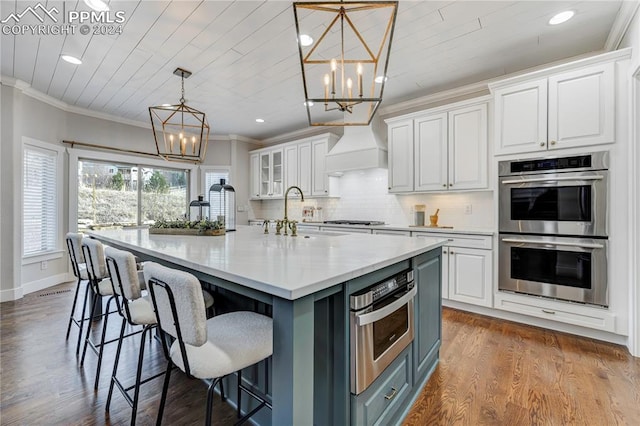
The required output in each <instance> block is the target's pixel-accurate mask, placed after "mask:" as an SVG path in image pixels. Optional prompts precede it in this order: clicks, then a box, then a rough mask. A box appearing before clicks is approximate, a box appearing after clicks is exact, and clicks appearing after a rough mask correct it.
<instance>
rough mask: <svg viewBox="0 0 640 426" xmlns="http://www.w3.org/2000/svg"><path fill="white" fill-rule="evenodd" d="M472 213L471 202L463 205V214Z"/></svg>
mask: <svg viewBox="0 0 640 426" xmlns="http://www.w3.org/2000/svg"><path fill="white" fill-rule="evenodd" d="M471 213H473V204H467V205H465V206H464V214H471Z"/></svg>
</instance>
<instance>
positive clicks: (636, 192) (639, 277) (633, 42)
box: [620, 9, 640, 356]
mask: <svg viewBox="0 0 640 426" xmlns="http://www.w3.org/2000/svg"><path fill="white" fill-rule="evenodd" d="M639 10H640V9H636V13H635V16H634V18H633V20H632V21H631V23H630V25H629V28H628V30H627V32H626V34H625V36H624V38H623V39H622V42H621V46H620V47H631V48H633V52H632V59H631V66H630V67H629V75H630V78H631V81H632V83H631V88H632V90H631V96H632V98H633V99H632V102H631V115H630V116H631V117H632V119H631V123H630V134H631V137H632V139H631V143H630V144H629V145H630V146H629V152H628V156H627V161H628V163H629V171H630V173H629V176H628V178H629V182H630V184H629V193H628V197H629V204H630V212H629V217H630V220H629V222H628V230H629V235H630V236H631V238H629V245H628V251H629V253H630V258H631V259H635V261H632V262H631V264H630V265H629V266H630V268H629V275H630V291H629V312H630V315H629V329H630V333H629V344H628V346H629V350H630V351H631V353H632V354H633V355H634V356H640V266H639V265H638V262H637V259H639V258H640V168H639V167H638V164H640V11H639Z"/></svg>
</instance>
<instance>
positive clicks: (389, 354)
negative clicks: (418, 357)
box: [350, 286, 417, 395]
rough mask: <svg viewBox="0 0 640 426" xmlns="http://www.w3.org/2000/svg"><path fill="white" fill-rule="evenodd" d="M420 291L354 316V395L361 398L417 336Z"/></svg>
mask: <svg viewBox="0 0 640 426" xmlns="http://www.w3.org/2000/svg"><path fill="white" fill-rule="evenodd" d="M416 292H417V288H416V287H415V286H412V287H411V288H408V289H407V291H406V292H404V293H402V294H400V295H396V296H394V297H390V298H387V299H385V301H383V303H381V304H380V305H381V306H376V305H374V306H373V308H372V307H369V308H367V309H364V310H361V311H352V312H351V320H350V327H351V393H354V394H356V395H357V394H359V393H361V392H362V391H364V390H365V389H366V388H367V387H369V385H370V384H371V383H372V382H373V381H374V380H375V379H376V378H377V377H378V376H379V375H380V374H381V373H382V372H383V371H384V369H385V368H387V367H388V366H389V364H391V363H392V362H393V360H395V359H396V358H397V357H398V355H399V354H400V352H402V350H403V349H404V348H406V347H407V346H408V345H409V344H410V343H411V342H412V341H413V336H414V319H413V299H414V298H415V296H416Z"/></svg>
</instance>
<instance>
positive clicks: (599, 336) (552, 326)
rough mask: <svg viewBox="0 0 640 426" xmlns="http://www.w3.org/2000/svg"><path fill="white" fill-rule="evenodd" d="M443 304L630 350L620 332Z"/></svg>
mask: <svg viewBox="0 0 640 426" xmlns="http://www.w3.org/2000/svg"><path fill="white" fill-rule="evenodd" d="M442 306H446V307H449V308H454V309H459V310H461V311H467V312H473V313H475V314H480V315H486V316H489V317H493V318H500V319H504V320H507V321H513V322H518V323H521V324H526V325H532V326H535V327H540V328H546V329H549V330H555V331H561V332H563V333H568V334H575V335H578V336H582V337H588V338H591V339H596V340H602V341H605V342H609V343H614V344H617V345H621V346H625V347H627V349H629V351H630V352H631V353H632V354H633V352H632V351H631V348H630V347H629V339H628V337H627V336H621V335H619V334H614V333H608V332H606V331H602V330H593V329H590V328H586V327H579V326H576V325H572V324H565V323H562V322H557V321H551V320H545V319H542V318H535V317H532V316H528V315H522V314H517V313H515V312H508V311H503V310H500V309H492V308H486V307H484V306H475V305H469V304H467V303H462V302H457V301H455V300H447V299H443V300H442Z"/></svg>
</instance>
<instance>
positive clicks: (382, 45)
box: [293, 1, 398, 126]
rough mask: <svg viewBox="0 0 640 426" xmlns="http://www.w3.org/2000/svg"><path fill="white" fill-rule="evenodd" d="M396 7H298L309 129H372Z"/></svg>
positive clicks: (320, 4) (366, 4)
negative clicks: (330, 127) (370, 127)
mask: <svg viewBox="0 0 640 426" xmlns="http://www.w3.org/2000/svg"><path fill="white" fill-rule="evenodd" d="M397 10H398V2H397V1H353V2H348V1H340V2H295V3H294V4H293V13H294V17H295V22H296V32H297V40H298V49H299V54H300V65H301V68H302V82H303V84H304V95H305V103H304V104H305V106H306V108H307V116H308V119H309V124H310V125H311V126H359V125H368V124H369V123H370V122H371V119H372V118H373V116H374V114H375V113H376V110H377V109H378V107H379V106H380V102H381V101H382V94H383V92H384V85H385V82H386V80H387V66H388V64H389V53H390V51H391V40H392V38H393V30H394V26H395V21H396V15H397Z"/></svg>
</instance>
